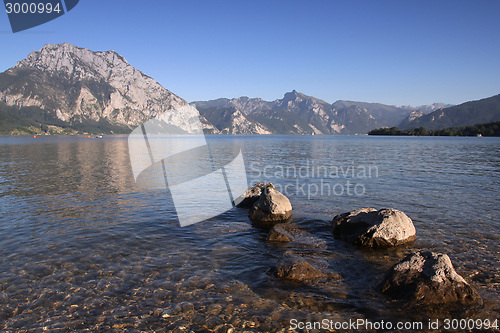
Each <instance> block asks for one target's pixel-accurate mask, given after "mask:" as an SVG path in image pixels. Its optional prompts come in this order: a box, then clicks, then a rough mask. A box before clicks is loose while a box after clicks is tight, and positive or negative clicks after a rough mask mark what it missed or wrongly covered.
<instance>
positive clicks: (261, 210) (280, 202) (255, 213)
mask: <svg viewBox="0 0 500 333" xmlns="http://www.w3.org/2000/svg"><path fill="white" fill-rule="evenodd" d="M291 216H292V204H291V203H290V200H288V198H287V197H286V196H285V195H283V194H282V193H281V192H279V191H278V190H276V189H275V188H274V186H273V184H267V186H266V187H265V189H264V190H262V193H261V195H260V197H259V199H258V200H257V201H256V202H255V203H254V205H253V206H252V208H251V210H250V219H251V220H252V222H253V223H254V225H256V226H260V227H270V226H272V225H274V224H276V223H279V222H285V221H287V220H289V219H290V217H291Z"/></svg>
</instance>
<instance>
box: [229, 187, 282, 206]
mask: <svg viewBox="0 0 500 333" xmlns="http://www.w3.org/2000/svg"><path fill="white" fill-rule="evenodd" d="M269 185H270V186H273V184H271V183H257V184H255V185H254V186H252V187H251V188H249V189H248V190H247V191H246V192H245V193H243V194H242V195H241V196H239V197H238V198H236V199H235V200H234V204H235V205H236V207H239V208H252V206H253V205H254V204H255V203H256V202H257V200H259V198H260V196H261V194H262V193H263V192H264V191H265V189H266V188H267V186H269ZM273 187H274V186H273Z"/></svg>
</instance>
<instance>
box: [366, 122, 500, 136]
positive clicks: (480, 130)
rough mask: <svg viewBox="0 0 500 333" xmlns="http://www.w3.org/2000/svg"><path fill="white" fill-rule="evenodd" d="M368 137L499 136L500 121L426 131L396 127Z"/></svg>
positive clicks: (372, 131) (421, 128)
mask: <svg viewBox="0 0 500 333" xmlns="http://www.w3.org/2000/svg"><path fill="white" fill-rule="evenodd" d="M368 135H401V136H500V121H493V122H491V123H485V124H477V125H474V126H463V127H450V128H445V129H438V130H427V129H426V128H424V127H418V128H411V129H407V130H400V129H399V128H397V127H391V128H388V127H383V128H377V129H374V130H371V131H370V132H368Z"/></svg>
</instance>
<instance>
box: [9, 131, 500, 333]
mask: <svg viewBox="0 0 500 333" xmlns="http://www.w3.org/2000/svg"><path fill="white" fill-rule="evenodd" d="M208 141H209V143H210V146H211V152H212V155H213V156H214V157H216V156H217V155H218V154H224V152H227V151H228V150H235V149H236V148H235V147H236V146H239V147H241V149H242V152H243V156H244V159H245V164H246V167H247V171H248V172H247V174H248V179H249V183H251V182H254V181H271V182H273V183H274V184H275V185H276V187H277V188H279V189H281V190H282V191H283V192H285V193H286V194H287V196H288V197H289V198H290V200H291V202H292V205H293V208H294V212H293V218H294V220H293V223H294V224H295V225H296V226H297V227H299V228H302V229H303V230H304V231H305V232H307V233H308V234H310V235H311V236H313V237H315V239H317V240H318V242H319V243H321V244H322V245H321V246H320V247H315V248H311V247H310V246H307V244H306V245H304V244H296V243H294V244H288V245H281V246H277V245H272V244H269V243H267V241H266V236H267V234H266V231H264V230H261V229H258V228H255V227H253V226H252V224H251V223H250V221H249V219H248V217H247V211H245V210H242V209H236V208H233V209H232V210H230V211H228V212H226V213H224V214H222V215H220V216H217V217H214V218H212V219H210V220H207V221H205V222H202V223H198V224H194V225H191V226H188V227H184V228H180V227H179V224H178V221H177V217H176V214H175V209H174V205H173V203H172V199H171V197H170V193H169V192H168V190H166V189H144V188H141V187H139V186H137V185H136V184H135V181H134V178H133V175H132V171H131V167H130V160H129V156H128V147H127V137H126V136H109V137H104V138H103V139H87V138H86V137H38V138H37V139H33V138H31V137H0V207H1V212H2V214H1V216H0V329H2V330H6V331H9V330H10V331H19V330H29V331H42V330H50V331H55V330H58V329H59V330H61V331H64V330H84V329H90V330H98V329H114V330H122V329H123V330H125V329H128V330H156V331H162V330H173V329H175V328H177V329H179V328H181V327H184V328H185V329H186V330H188V331H189V330H193V331H196V332H199V331H205V330H221V331H225V330H226V331H227V330H228V329H229V328H231V327H234V328H236V329H237V330H238V331H239V330H249V331H259V332H262V331H279V330H282V329H284V328H288V325H289V322H290V320H291V319H292V318H297V319H300V320H322V319H325V318H327V319H331V320H334V321H348V320H349V319H353V320H355V319H357V318H365V319H370V320H372V321H376V320H382V319H383V320H393V321H397V320H427V318H428V315H427V314H423V313H414V314H410V315H409V314H407V313H405V311H403V310H401V307H402V305H401V303H399V302H395V301H392V300H390V299H388V298H386V297H384V296H381V295H380V294H378V293H377V291H376V290H375V286H376V285H377V283H378V282H379V281H380V280H381V278H382V277H383V275H384V273H385V271H386V270H387V269H388V268H389V267H390V266H391V265H393V264H395V263H396V262H397V261H398V260H399V259H401V258H402V257H404V256H405V255H406V254H407V253H409V252H411V251H414V250H418V249H431V250H433V251H438V252H443V253H447V254H448V255H449V256H450V257H451V259H452V262H453V263H454V265H455V268H456V269H457V271H458V272H459V274H462V275H463V276H464V277H465V278H466V279H467V280H468V281H469V282H471V283H473V284H474V286H476V287H477V289H478V291H479V293H480V294H481V296H482V297H483V299H484V300H485V302H484V306H483V307H481V308H478V309H475V310H473V311H469V312H467V313H461V314H455V315H456V316H458V317H467V318H481V319H488V318H489V319H494V317H495V318H498V314H499V312H500V297H499V296H498V295H499V294H500V263H499V254H500V245H499V244H500V232H499V227H500V218H499V216H500V214H499V213H500V209H499V207H500V195H499V194H500V190H499V189H500V145H499V144H500V139H498V138H458V137H457V138H443V137H439V138H432V137H344V136H314V137H310V136H308V137H306V136H209V137H208ZM294 171H295V173H294ZM353 171H354V172H353ZM363 171H364V173H363ZM249 185H250V184H249ZM349 189H350V191H349ZM356 191H357V192H356ZM361 207H375V208H378V209H379V208H384V207H392V208H396V209H399V210H402V211H404V212H405V213H406V214H408V215H409V216H410V217H411V218H412V220H413V221H414V224H415V227H416V229H417V241H416V242H415V243H413V244H412V245H410V246H408V247H404V248H398V249H395V250H386V251H362V250H359V249H357V248H355V247H353V246H351V245H349V244H346V243H344V242H342V241H340V240H335V239H333V237H332V234H331V229H330V226H329V221H331V219H332V218H333V217H334V216H335V215H337V214H339V213H343V212H346V211H350V210H354V209H357V208H361ZM287 251H291V252H293V253H295V254H298V255H301V256H303V257H305V258H306V259H307V260H312V261H317V262H321V263H323V264H324V265H326V266H327V267H328V268H329V269H330V270H331V271H333V272H336V273H338V274H339V275H340V276H341V278H340V279H332V280H329V281H327V282H326V283H322V284H314V283H313V284H309V285H296V284H290V283H286V282H283V281H279V280H276V278H274V277H273V276H272V275H271V274H269V272H268V271H269V269H270V268H271V267H273V266H274V265H276V262H277V261H278V260H279V258H281V256H282V255H283V254H284V253H285V252H287Z"/></svg>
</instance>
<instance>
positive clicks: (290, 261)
mask: <svg viewBox="0 0 500 333" xmlns="http://www.w3.org/2000/svg"><path fill="white" fill-rule="evenodd" d="M274 275H275V276H276V277H277V278H279V279H284V280H293V281H307V280H311V279H318V278H324V277H326V274H325V273H324V272H323V271H322V270H321V269H320V268H317V267H315V266H313V265H311V264H310V263H308V262H307V261H305V260H304V259H303V258H302V257H300V256H298V255H290V254H286V255H285V256H284V257H283V258H281V259H280V261H279V262H278V264H277V265H276V270H275V272H274Z"/></svg>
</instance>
